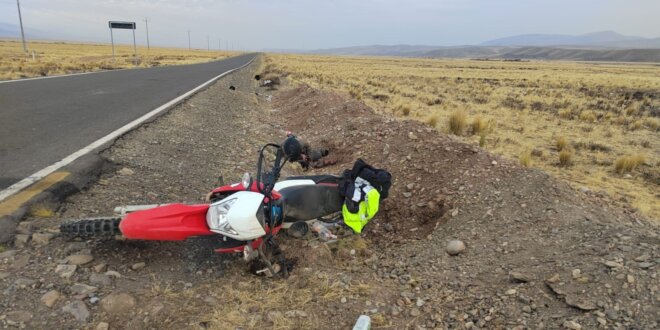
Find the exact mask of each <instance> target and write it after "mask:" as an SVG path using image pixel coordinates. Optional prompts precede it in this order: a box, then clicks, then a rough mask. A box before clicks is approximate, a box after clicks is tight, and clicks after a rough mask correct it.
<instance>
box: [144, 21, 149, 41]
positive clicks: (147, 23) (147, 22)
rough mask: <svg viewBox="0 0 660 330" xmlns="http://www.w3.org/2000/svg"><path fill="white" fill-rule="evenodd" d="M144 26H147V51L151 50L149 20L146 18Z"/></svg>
mask: <svg viewBox="0 0 660 330" xmlns="http://www.w3.org/2000/svg"><path fill="white" fill-rule="evenodd" d="M144 24H146V25H147V49H149V18H148V17H145V18H144Z"/></svg>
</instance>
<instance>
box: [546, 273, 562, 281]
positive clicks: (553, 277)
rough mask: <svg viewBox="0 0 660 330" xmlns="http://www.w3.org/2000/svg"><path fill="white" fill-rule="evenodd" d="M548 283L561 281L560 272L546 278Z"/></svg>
mask: <svg viewBox="0 0 660 330" xmlns="http://www.w3.org/2000/svg"><path fill="white" fill-rule="evenodd" d="M545 282H546V283H557V282H559V274H554V275H552V276H550V277H548V278H546V279H545Z"/></svg>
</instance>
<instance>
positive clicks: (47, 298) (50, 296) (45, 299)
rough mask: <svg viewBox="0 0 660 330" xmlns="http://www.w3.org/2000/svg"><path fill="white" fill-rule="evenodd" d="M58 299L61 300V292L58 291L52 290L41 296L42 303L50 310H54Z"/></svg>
mask: <svg viewBox="0 0 660 330" xmlns="http://www.w3.org/2000/svg"><path fill="white" fill-rule="evenodd" d="M57 299H60V292H59V291H57V290H50V291H48V292H46V294H44V295H43V296H41V302H42V303H44V305H46V306H47V307H48V308H52V307H53V306H54V305H55V302H56V301H57Z"/></svg>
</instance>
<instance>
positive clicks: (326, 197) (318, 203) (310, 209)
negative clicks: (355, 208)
mask: <svg viewBox="0 0 660 330" xmlns="http://www.w3.org/2000/svg"><path fill="white" fill-rule="evenodd" d="M278 192H279V193H280V194H281V195H282V205H283V206H284V208H283V210H284V221H285V222H296V221H308V220H313V219H317V218H319V217H324V216H327V215H330V214H333V213H335V212H339V211H341V207H342V205H343V203H344V198H343V197H341V196H340V195H339V187H338V186H336V185H324V184H317V185H302V186H292V187H286V188H284V189H282V190H279V191H278Z"/></svg>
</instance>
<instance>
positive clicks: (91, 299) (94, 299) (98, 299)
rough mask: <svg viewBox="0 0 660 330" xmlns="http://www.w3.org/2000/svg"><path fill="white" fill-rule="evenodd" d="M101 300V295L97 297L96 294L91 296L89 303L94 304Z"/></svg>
mask: <svg viewBox="0 0 660 330" xmlns="http://www.w3.org/2000/svg"><path fill="white" fill-rule="evenodd" d="M100 300H101V298H99V297H96V296H95V297H91V298H89V303H90V304H92V305H96V303H97V302H99V301H100Z"/></svg>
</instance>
